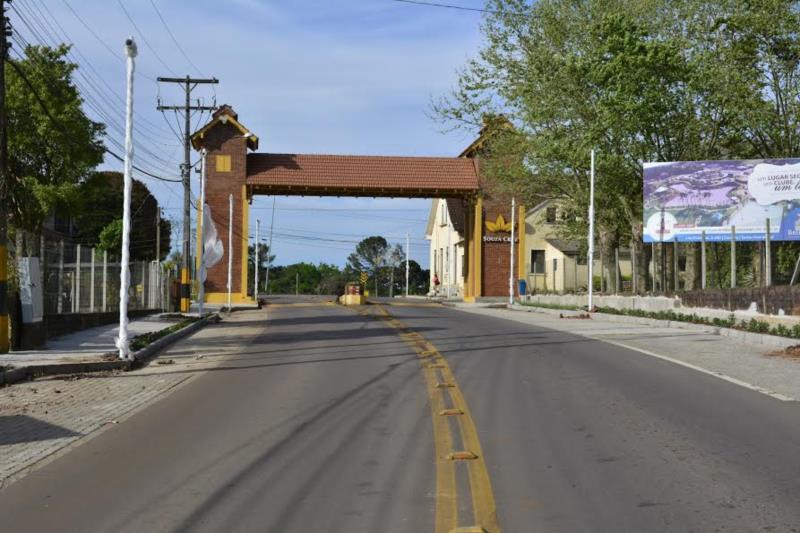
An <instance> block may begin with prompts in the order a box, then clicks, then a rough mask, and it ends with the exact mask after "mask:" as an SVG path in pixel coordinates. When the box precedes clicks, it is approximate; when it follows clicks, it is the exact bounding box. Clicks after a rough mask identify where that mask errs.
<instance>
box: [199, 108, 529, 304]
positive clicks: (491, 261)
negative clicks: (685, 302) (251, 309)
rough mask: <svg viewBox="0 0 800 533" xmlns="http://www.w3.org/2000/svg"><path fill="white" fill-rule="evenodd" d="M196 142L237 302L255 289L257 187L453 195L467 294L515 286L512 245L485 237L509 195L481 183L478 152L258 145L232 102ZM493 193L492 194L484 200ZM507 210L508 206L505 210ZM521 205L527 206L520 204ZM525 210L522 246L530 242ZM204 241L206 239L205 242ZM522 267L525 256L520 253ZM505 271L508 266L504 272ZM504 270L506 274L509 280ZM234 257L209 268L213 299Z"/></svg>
mask: <svg viewBox="0 0 800 533" xmlns="http://www.w3.org/2000/svg"><path fill="white" fill-rule="evenodd" d="M192 145H193V147H194V148H195V149H196V150H200V149H202V148H205V149H206V150H207V178H206V202H207V203H208V205H209V208H210V209H211V212H212V213H213V214H214V220H215V225H216V227H217V231H218V233H219V236H220V238H221V239H222V242H223V246H224V248H225V254H226V256H227V254H228V253H229V252H230V253H232V254H233V272H232V293H233V302H234V303H236V304H252V303H255V302H254V301H253V300H252V299H251V298H250V297H248V294H247V289H248V279H247V277H248V272H247V261H248V258H247V253H248V238H247V234H248V227H249V205H250V202H251V200H252V197H253V196H254V195H259V194H261V195H282V196H283V195H285V196H355V197H372V198H375V197H388V198H448V199H453V200H456V201H460V202H462V205H463V207H464V209H463V213H464V221H463V228H464V249H465V265H464V266H465V269H464V274H465V283H464V285H465V287H464V297H465V299H466V300H474V299H475V298H476V297H480V296H500V295H503V294H508V266H509V265H508V261H509V259H508V258H509V254H508V245H506V246H499V245H498V244H497V243H496V242H492V241H491V240H489V241H488V242H484V240H485V238H484V233H485V232H486V228H485V227H484V226H485V224H484V217H486V218H487V219H490V220H494V217H496V216H497V214H501V213H502V214H503V215H504V216H505V217H507V218H509V219H510V211H509V205H508V202H507V201H506V199H504V198H492V197H491V196H489V195H487V191H486V190H485V188H484V187H482V183H481V179H480V171H479V164H478V160H477V158H474V157H469V155H470V154H468V153H467V152H465V153H464V154H462V157H395V156H344V155H312V154H271V153H259V152H256V151H255V150H257V149H258V137H257V136H256V135H254V134H253V133H252V132H250V131H249V130H248V129H247V128H245V127H244V125H242V124H241V123H240V122H239V117H238V115H237V114H236V112H235V111H234V110H233V109H232V108H231V107H230V106H222V107H220V109H219V110H217V111H216V112H215V113H214V115H213V116H212V119H211V121H210V122H209V123H208V124H206V125H205V126H203V128H201V129H200V130H199V131H197V132H196V133H195V134H194V135H193V136H192ZM229 195H233V198H234V212H233V221H234V227H233V235H234V238H233V241H232V242H230V243H229V242H227V241H228V218H227V217H225V216H221V214H222V213H227V212H228V202H229ZM485 199H486V200H485ZM200 209H202V206H200ZM506 211H509V212H507V213H506ZM520 213H524V210H522V209H520ZM524 224H525V223H524V217H523V218H522V219H520V224H519V229H520V230H522V231H521V232H518V233H517V235H520V236H521V237H522V238H521V239H519V244H518V250H524V234H525V233H524ZM198 244H199V243H198ZM517 257H518V262H519V267H518V268H519V274H520V275H521V274H523V272H524V265H525V263H524V258H522V257H520V255H519V253H517ZM502 272H505V274H502ZM503 278H505V282H503ZM226 286H227V262H225V261H222V262H220V263H219V264H217V265H215V266H214V267H212V268H210V269H209V270H208V272H207V276H206V282H205V291H206V292H205V294H206V302H208V303H224V302H227V288H226Z"/></svg>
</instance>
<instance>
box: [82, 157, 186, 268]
mask: <svg viewBox="0 0 800 533" xmlns="http://www.w3.org/2000/svg"><path fill="white" fill-rule="evenodd" d="M123 185H124V180H123V175H122V174H121V173H120V172H111V171H104V172H94V173H92V174H91V175H90V176H89V177H88V178H87V179H86V180H84V181H83V182H82V183H81V184H80V185H79V186H78V188H77V192H78V194H77V195H76V196H77V198H76V199H74V200H73V201H72V202H71V205H70V209H71V211H73V212H74V213H76V214H75V215H74V220H75V225H76V226H77V230H78V235H77V240H78V242H80V243H81V244H85V245H88V246H95V245H99V247H100V248H101V249H104V250H108V251H109V252H110V253H112V254H118V253H119V251H120V250H121V248H122V201H123ZM159 209H160V207H159V205H158V200H156V198H155V196H153V195H152V194H151V193H150V190H149V189H148V188H147V186H146V185H145V184H144V183H142V182H141V181H139V180H133V188H132V191H131V241H130V243H131V244H130V251H131V258H132V259H134V260H143V261H152V260H153V259H155V256H156V241H157V238H158V235H157V232H158V227H157V226H156V221H157V220H158V219H159V217H158V212H159ZM160 225H161V238H160V246H161V250H160V253H161V257H159V259H160V260H161V259H164V258H166V257H167V254H168V253H169V249H170V242H171V234H172V224H171V223H170V221H169V220H167V219H164V218H161V219H160Z"/></svg>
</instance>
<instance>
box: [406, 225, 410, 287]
mask: <svg viewBox="0 0 800 533" xmlns="http://www.w3.org/2000/svg"><path fill="white" fill-rule="evenodd" d="M410 254H411V250H410V249H409V240H408V232H406V298H408V272H409V270H408V256H409V255H410Z"/></svg>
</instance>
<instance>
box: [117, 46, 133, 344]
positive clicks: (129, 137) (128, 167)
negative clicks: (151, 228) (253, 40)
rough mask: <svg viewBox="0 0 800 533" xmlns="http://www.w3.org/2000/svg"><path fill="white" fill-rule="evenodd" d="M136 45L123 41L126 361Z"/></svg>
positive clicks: (121, 339) (122, 327)
mask: <svg viewBox="0 0 800 533" xmlns="http://www.w3.org/2000/svg"><path fill="white" fill-rule="evenodd" d="M136 53H137V50H136V42H134V40H133V37H129V38H128V39H127V40H126V41H125V55H126V56H127V61H126V64H127V65H126V66H127V69H126V70H127V80H126V81H127V98H126V99H125V165H124V177H123V179H124V186H123V200H122V254H121V255H122V257H121V259H120V284H119V336H118V337H117V342H116V345H117V349H118V350H119V358H120V359H130V357H131V353H130V346H129V345H128V287H129V286H130V283H131V271H130V268H129V267H128V263H129V262H130V240H131V189H132V187H133V178H132V176H131V174H132V171H133V73H134V70H135V61H134V58H135V57H136Z"/></svg>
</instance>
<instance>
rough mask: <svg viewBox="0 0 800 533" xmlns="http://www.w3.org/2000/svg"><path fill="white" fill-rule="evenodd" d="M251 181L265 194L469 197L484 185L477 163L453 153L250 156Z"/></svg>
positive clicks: (248, 165)
mask: <svg viewBox="0 0 800 533" xmlns="http://www.w3.org/2000/svg"><path fill="white" fill-rule="evenodd" d="M247 185H248V186H249V187H250V188H251V190H253V191H254V192H255V193H260V194H303V193H305V194H309V195H317V194H319V195H341V196H348V195H350V196H391V195H394V196H405V195H407V196H425V197H434V196H437V195H438V196H442V195H447V194H455V195H466V194H471V193H474V192H477V191H478V190H479V189H480V185H479V181H478V169H477V163H476V162H474V161H473V160H471V159H467V158H454V157H394V156H352V155H312V154H264V153H254V154H249V155H248V156H247Z"/></svg>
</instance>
